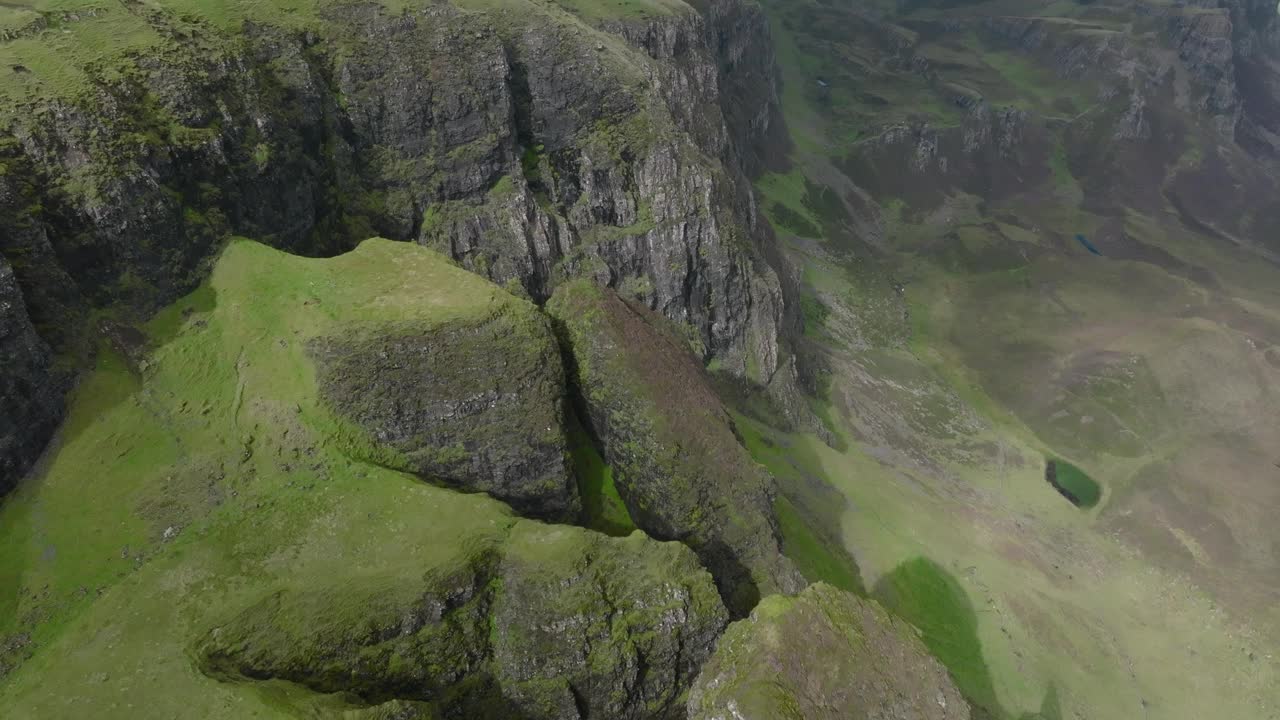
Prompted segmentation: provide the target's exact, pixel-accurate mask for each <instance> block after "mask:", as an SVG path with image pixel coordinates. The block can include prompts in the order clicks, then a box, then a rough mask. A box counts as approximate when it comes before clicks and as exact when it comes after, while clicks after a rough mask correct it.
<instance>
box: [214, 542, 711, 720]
mask: <svg viewBox="0 0 1280 720" xmlns="http://www.w3.org/2000/svg"><path fill="white" fill-rule="evenodd" d="M726 620H727V617H726V613H725V610H724V607H723V606H722V605H721V604H720V600H719V598H718V597H717V596H716V593H715V588H714V586H713V585H712V582H711V578H710V577H709V576H708V575H707V573H706V571H705V570H703V569H702V568H701V567H700V566H699V565H698V562H697V559H696V558H695V557H694V556H693V554H692V553H691V552H690V551H689V550H688V549H687V548H685V547H683V546H681V545H679V544H676V543H657V542H654V541H652V540H650V539H648V538H646V537H644V535H643V534H641V533H635V534H633V535H631V536H630V537H627V538H608V537H606V536H604V535H600V534H597V533H593V532H591V531H587V530H582V529H578V528H570V527H551V526H545V525H541V524H538V523H534V522H529V521H518V522H517V523H516V524H515V526H514V527H512V528H511V529H510V531H509V534H508V536H507V537H506V539H505V540H504V541H502V542H501V543H498V544H497V545H494V546H486V547H479V548H472V549H470V551H469V552H468V554H466V555H465V556H464V557H462V558H460V559H459V561H458V562H456V563H455V564H454V565H453V566H452V567H451V569H447V570H437V571H432V572H428V573H427V574H426V575H424V576H418V577H413V576H406V577H401V576H396V577H370V578H363V579H362V581H361V582H359V583H345V584H342V585H340V586H335V587H330V588H311V589H307V590H295V589H283V590H280V591H278V592H275V593H273V594H271V595H269V596H267V597H265V598H263V599H262V600H260V601H258V602H256V603H255V604H253V605H251V606H249V607H248V608H246V609H244V610H243V611H241V612H240V613H238V614H237V615H235V616H234V617H231V618H228V620H227V621H226V622H225V623H223V624H221V625H220V626H218V627H215V628H212V629H210V630H209V631H208V632H207V633H205V634H204V635H203V636H202V637H201V638H200V639H199V640H198V641H197V642H196V644H195V649H194V652H195V655H196V658H197V662H198V664H199V666H200V668H201V670H203V671H204V672H205V673H207V674H210V675H212V676H214V677H218V678H226V679H249V680H267V679H284V680H289V681H292V682H295V683H299V684H301V685H304V686H306V687H308V688H311V689H313V690H317V691H320V692H345V693H351V694H353V695H355V696H356V697H359V698H361V699H362V700H365V701H367V702H370V703H375V704H379V705H378V707H376V708H373V709H372V710H371V712H374V711H378V712H381V711H383V710H388V711H389V710H395V709H404V710H405V711H406V712H407V711H408V710H413V711H415V712H419V713H424V715H423V716H425V717H434V715H433V714H432V713H439V715H440V716H447V717H470V718H495V719H497V718H522V719H528V720H534V719H541V718H546V719H547V720H552V719H556V720H559V719H564V718H567V719H570V720H573V719H577V718H587V717H608V718H621V719H624V720H627V719H633V718H634V719H640V718H654V719H659V718H675V717H680V716H681V715H682V714H683V711H684V707H683V704H682V703H681V702H680V701H681V700H682V698H683V695H684V693H685V692H686V691H687V689H688V687H689V686H690V685H691V684H692V682H693V679H694V677H695V675H696V674H697V671H698V668H699V667H700V666H701V665H702V663H703V662H704V661H705V660H706V658H707V657H708V656H709V655H710V654H711V651H712V649H713V646H714V643H715V638H716V637H717V636H718V635H719V633H720V632H721V630H723V628H724V626H725V623H726ZM377 716H378V715H377V714H374V717H377ZM410 717H413V715H410Z"/></svg>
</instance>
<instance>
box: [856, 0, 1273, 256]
mask: <svg viewBox="0 0 1280 720" xmlns="http://www.w3.org/2000/svg"><path fill="white" fill-rule="evenodd" d="M922 5H930V6H936V5H937V4H936V3H922ZM855 12H856V11H855ZM1062 15H1066V16H1068V17H1063V16H1058V14H1055V13H1049V14H1046V15H1044V16H1006V15H997V14H987V12H986V11H984V10H982V9H976V8H969V7H968V6H965V5H956V6H954V7H952V6H948V7H947V9H946V10H945V12H939V13H938V14H937V15H932V16H927V17H928V19H916V18H910V19H903V18H898V19H897V22H900V23H902V24H900V25H899V24H895V22H893V21H890V20H889V19H888V18H883V17H871V16H869V15H865V14H864V15H862V16H860V17H859V18H858V20H857V24H858V26H863V25H869V26H871V27H878V28H880V32H881V34H882V35H885V36H894V37H898V38H902V39H903V42H902V43H900V44H898V45H896V46H894V47H890V48H878V49H877V52H874V53H872V57H873V58H874V63H876V64H878V65H877V66H878V67H881V68H888V69H890V70H892V71H893V72H894V73H895V76H896V77H899V78H900V79H901V81H902V82H903V83H906V84H907V85H908V86H916V87H919V88H920V89H921V90H923V91H925V92H928V93H930V94H932V95H933V96H934V97H935V98H936V99H937V100H941V101H942V104H941V105H937V104H935V105H931V106H928V107H921V108H916V110H918V111H919V112H914V113H905V114H906V115H907V117H903V118H901V119H900V120H898V121H896V122H885V120H884V119H880V120H879V123H878V125H879V126H878V127H877V128H876V130H875V132H873V133H870V134H869V136H867V137H865V139H863V140H861V141H860V142H859V143H857V145H856V147H855V148H854V149H853V150H852V151H851V152H850V153H849V156H848V158H847V159H846V160H845V162H844V163H843V165H842V169H843V170H844V171H845V172H846V174H847V175H848V176H849V177H850V178H851V179H852V180H854V182H856V183H857V184H858V185H860V186H862V187H864V188H867V189H868V190H870V191H872V192H873V194H875V195H876V197H877V198H878V199H880V200H881V201H883V202H888V201H889V200H890V199H894V198H896V199H898V200H903V201H905V202H906V203H907V205H909V206H911V207H913V208H917V209H919V208H921V207H925V208H935V207H939V206H940V205H941V203H942V202H943V201H944V200H945V199H946V198H954V197H956V196H957V194H958V193H967V194H970V195H976V196H978V197H981V198H982V199H983V201H984V202H986V203H988V204H990V203H992V202H997V203H998V202H1002V201H1004V200H1006V199H1007V198H1009V197H1011V196H1016V195H1023V197H1024V199H1025V198H1026V191H1027V189H1028V188H1031V187H1037V186H1041V187H1047V186H1051V185H1061V184H1063V183H1072V182H1078V185H1079V188H1080V192H1082V193H1083V195H1084V197H1083V201H1082V207H1084V208H1086V209H1087V210H1089V211H1090V212H1098V213H1101V214H1104V215H1115V214H1117V213H1119V212H1121V211H1122V210H1123V209H1125V208H1130V209H1138V210H1140V211H1141V212H1145V213H1159V212H1163V211H1164V209H1165V208H1166V207H1167V206H1173V207H1174V208H1175V209H1176V212H1178V213H1179V214H1180V215H1181V216H1182V218H1183V220H1184V222H1185V223H1187V224H1188V225H1189V226H1190V227H1192V228H1193V229H1196V230H1197V231H1202V232H1208V233H1210V234H1216V235H1218V236H1220V237H1223V238H1227V239H1230V240H1231V241H1233V242H1236V243H1238V244H1242V245H1249V246H1252V247H1254V248H1255V249H1257V250H1259V251H1261V252H1263V253H1264V254H1266V255H1267V256H1268V257H1276V252H1277V249H1278V248H1277V247H1275V243H1274V242H1272V240H1271V238H1273V236H1274V233H1273V232H1270V229H1271V228H1273V227H1275V225H1276V222H1280V202H1277V200H1276V198H1277V197H1280V104H1277V102H1276V100H1275V98H1276V97H1277V90H1280V40H1278V38H1280V30H1277V28H1278V27H1280V24H1278V22H1277V20H1278V19H1280V15H1278V14H1277V12H1276V8H1275V7H1274V5H1273V4H1271V3H1268V2H1251V1H1248V0H1203V1H1198V2H1189V3H1179V4H1173V5H1170V4H1166V3H1156V2H1136V3H1121V2H1096V3H1090V4H1088V5H1087V6H1080V7H1077V8H1074V9H1072V10H1071V11H1070V12H1066V11H1064V12H1063V13H1062ZM908 28H909V29H908ZM961 32H972V33H974V36H975V37H977V38H978V44H979V46H980V47H981V48H982V52H983V53H989V54H990V57H989V58H988V56H986V55H983V56H982V59H981V60H979V61H977V62H976V64H974V65H955V64H951V65H948V63H947V62H945V61H940V60H938V53H937V50H936V48H938V47H942V46H946V45H947V44H948V43H954V42H956V40H955V39H956V38H958V37H959V33H961ZM860 47H868V48H875V45H874V44H863V45H860ZM848 72H849V74H850V76H851V78H850V82H859V83H862V84H863V85H868V86H872V87H874V85H872V83H873V82H874V81H875V78H876V75H875V74H874V73H869V72H868V71H867V70H866V69H864V68H860V67H859V66H857V65H855V66H853V67H852V69H850V70H848ZM855 78H856V79H855ZM1002 84H1003V85H1005V86H1006V88H1005V89H1001V87H1000V86H1001V85H1002ZM1033 86H1034V87H1033ZM1036 88H1039V90H1037V89H1036ZM988 92H990V95H988ZM1037 93H1039V94H1037ZM1011 105H1012V106H1011ZM926 110H927V112H926ZM877 114H878V115H884V116H892V115H894V114H895V111H893V110H890V111H888V112H881V113H877ZM939 117H943V118H945V119H944V120H943V121H941V122H939V121H938V118H939ZM1055 145H1057V146H1058V147H1057V148H1055ZM1055 153H1056V157H1055ZM1066 192H1068V193H1071V192H1074V191H1073V190H1071V189H1069V188H1068V189H1067V190H1066ZM1031 202H1036V201H1034V200H1032V201H1031Z"/></svg>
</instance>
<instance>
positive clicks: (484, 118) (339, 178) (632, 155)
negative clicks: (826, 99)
mask: <svg viewBox="0 0 1280 720" xmlns="http://www.w3.org/2000/svg"><path fill="white" fill-rule="evenodd" d="M0 27H2V28H3V30H2V31H0V67H2V68H3V71H2V72H0V96H3V98H4V102H3V103H0V116H2V117H0V128H2V131H0V132H2V134H0V167H2V168H3V170H2V171H0V228H2V229H3V232H0V238H3V240H2V241H0V242H2V244H0V254H3V255H4V257H5V258H6V259H7V260H8V262H9V264H10V265H11V266H12V267H13V270H14V273H15V276H16V277H17V280H18V283H19V286H20V287H21V289H22V293H23V296H24V300H25V307H26V310H27V313H28V314H29V316H30V318H31V322H32V324H33V326H34V327H35V328H36V330H37V331H38V332H39V334H40V335H41V337H43V338H44V340H45V341H46V342H47V343H49V344H50V345H51V346H52V347H53V349H54V350H55V352H57V353H58V354H60V355H63V356H65V357H68V358H70V359H72V363H71V364H72V365H75V364H76V363H79V364H80V365H81V366H83V364H84V363H85V362H87V361H86V360H85V358H86V357H87V356H89V355H91V352H92V348H93V345H94V341H93V339H92V338H93V334H94V332H95V331H96V330H97V328H96V326H94V325H93V324H92V323H91V322H90V318H91V317H93V316H94V315H95V313H97V312H99V311H103V310H107V311H109V313H111V314H112V315H119V316H123V317H124V318H125V319H126V320H128V319H131V318H134V317H136V316H138V315H139V314H141V315H145V314H146V313H149V312H152V311H154V310H155V309H157V308H159V307H160V306H162V305H164V304H166V303H168V302H170V301H172V300H174V299H175V298H176V297H178V296H179V295H181V294H183V293H185V292H188V291H190V290H192V289H193V288H194V287H195V286H196V284H197V283H198V282H199V281H200V280H201V278H202V277H203V276H204V274H205V273H206V272H207V270H208V265H209V261H210V259H211V258H212V256H213V255H214V254H215V253H216V251H217V249H218V248H219V247H220V243H221V241H222V239H223V238H225V237H226V236H227V235H228V234H237V235H243V236H247V237H254V238H257V239H259V240H261V241H262V242H264V243H266V244H269V245H271V246H273V247H277V248H281V249H286V250H288V251H290V252H295V253H299V254H303V255H312V256H327V255H332V254H335V253H339V252H342V251H344V250H346V249H349V248H351V247H353V246H354V244H355V243H356V242H358V241H360V240H362V239H364V238H365V237H368V236H370V235H374V234H378V235H382V236H385V237H388V238H391V239H397V240H406V241H416V242H419V243H421V244H424V245H428V246H430V247H433V248H436V249H438V250H440V251H442V252H444V253H446V254H448V255H450V256H451V257H453V258H455V259H456V260H458V261H459V262H460V263H462V264H463V266H465V267H467V268H468V269H471V270H474V271H476V272H477V273H479V274H481V275H484V276H486V277H488V278H490V279H492V280H494V281H495V282H498V283H499V284H504V285H506V286H508V287H510V288H511V289H513V290H518V291H519V292H522V293H524V294H527V295H528V296H530V297H531V298H533V299H535V300H545V299H546V298H547V297H549V295H550V293H551V291H552V290H553V289H554V287H555V286H556V285H558V284H559V283H560V282H562V281H564V280H565V279H567V278H572V277H590V278H593V279H594V280H596V281H597V282H600V283H602V284H607V285H609V286H612V287H615V288H618V289H619V291H620V292H622V293H623V294H625V295H626V296H627V297H630V298H634V299H637V300H639V301H641V302H643V303H644V304H645V305H647V306H649V307H650V308H652V309H655V310H657V311H659V312H660V313H662V314H663V315H665V316H667V317H669V318H671V319H672V320H674V321H676V322H678V323H681V324H684V325H686V326H688V327H689V328H690V332H691V334H692V336H693V337H695V338H696V339H697V340H698V345H699V350H698V351H699V352H700V354H702V355H703V359H704V360H712V359H715V360H717V361H718V363H719V364H720V366H721V367H723V368H724V369H725V370H726V371H728V372H731V373H734V374H736V375H738V376H742V377H748V376H749V378H750V379H751V380H752V381H753V382H757V383H770V382H771V381H772V380H773V379H774V377H775V375H777V374H778V370H779V368H782V367H783V363H782V362H781V361H780V360H779V351H778V347H779V338H780V337H781V336H783V335H785V334H786V332H787V327H788V325H787V322H786V320H785V319H784V317H783V312H782V309H783V298H782V282H781V280H780V279H779V277H778V275H777V272H776V271H775V269H773V268H772V267H771V265H770V260H769V254H768V253H769V250H768V243H767V242H766V240H767V237H766V233H767V230H766V229H765V228H764V227H763V225H762V224H761V223H760V222H758V218H757V216H756V213H755V209H754V206H753V202H752V199H751V195H750V192H749V186H748V184H747V182H746V174H747V173H750V172H754V171H756V170H757V169H758V167H759V165H760V161H759V159H758V158H757V157H756V156H755V155H754V153H753V152H752V151H751V150H750V148H752V147H754V146H756V145H757V144H759V142H760V141H761V139H762V138H765V137H767V136H769V134H770V133H771V132H772V131H771V129H770V128H771V127H772V126H773V124H774V115H775V114H776V102H775V97H774V82H773V73H772V54H771V51H770V49H769V45H768V42H767V27H766V25H765V23H764V20H763V17H762V16H761V14H760V13H759V10H758V8H757V7H755V6H754V5H751V4H747V3H742V2H739V1H738V0H719V1H717V2H711V3H707V4H705V5H703V6H701V9H700V10H695V9H694V8H692V7H690V6H687V5H685V4H684V3H665V2H640V1H637V2H624V3H621V4H613V5H605V4H595V3H565V4H557V3H532V2H524V1H523V0H512V2H501V3H486V2H460V3H457V4H448V3H425V2H391V3H385V4H383V3H368V2H338V1H330V0H306V1H304V2H266V3H263V2H238V1H237V0H220V1H218V2H212V3H206V2H183V1H182V0H175V2H162V3H154V4H148V3H142V4H137V3H125V4H112V3H97V2H92V1H90V0H84V1H83V2H65V1H59V0H47V1H46V0H39V1H36V2H31V3H21V4H18V5H16V6H15V5H13V4H10V5H7V6H5V7H4V8H0ZM781 377H782V378H784V379H789V378H791V377H793V374H792V373H783V374H782V375H781ZM33 407H34V406H33ZM56 409H57V408H56V405H53V404H47V403H46V404H43V405H40V407H39V410H38V412H36V411H33V412H36V414H35V415H33V416H32V422H30V423H23V425H25V426H28V427H38V426H41V423H39V422H38V417H37V416H38V415H39V414H41V413H43V414H46V415H47V414H50V413H53V414H56ZM31 442H34V443H35V444H37V445H38V444H39V442H38V441H31ZM14 444H16V445H23V446H25V445H27V444H30V443H29V442H28V441H26V440H20V439H17V438H15V440H14ZM25 459H26V460H29V459H30V458H29V457H27V458H25ZM7 464H12V463H7ZM18 465H20V463H18V464H14V467H18ZM10 474H12V473H10ZM12 479H13V478H12V477H8V478H6V480H5V483H6V484H7V483H9V482H11V481H12Z"/></svg>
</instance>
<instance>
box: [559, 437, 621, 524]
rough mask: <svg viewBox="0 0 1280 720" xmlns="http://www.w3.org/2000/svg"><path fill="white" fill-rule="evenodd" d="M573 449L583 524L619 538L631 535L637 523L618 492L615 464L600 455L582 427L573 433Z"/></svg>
mask: <svg viewBox="0 0 1280 720" xmlns="http://www.w3.org/2000/svg"><path fill="white" fill-rule="evenodd" d="M569 449H570V452H571V453H573V472H574V474H575V475H576V476H577V478H578V493H579V494H580V495H581V497H582V514H583V520H584V522H583V525H584V526H585V527H588V528H591V529H592V530H598V531H600V532H602V533H605V534H606V535H613V536H615V537H624V536H627V535H630V534H631V532H632V531H633V530H635V529H636V524H635V523H634V522H633V521H632V520H631V514H630V513H629V512H627V506H626V504H625V503H623V502H622V497H621V496H619V495H618V488H617V486H615V485H614V481H613V467H612V466H610V465H609V464H607V463H606V462H605V461H604V458H603V457H601V456H600V451H599V450H597V449H596V446H595V443H594V442H592V440H591V436H590V435H588V434H587V432H586V431H585V430H581V429H579V430H577V431H575V432H574V433H572V434H571V435H570V437H569Z"/></svg>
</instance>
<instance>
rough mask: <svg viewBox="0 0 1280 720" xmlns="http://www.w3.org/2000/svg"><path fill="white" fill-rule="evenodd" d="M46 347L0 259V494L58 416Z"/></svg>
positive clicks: (58, 398)
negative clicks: (2, 409) (0, 409)
mask: <svg viewBox="0 0 1280 720" xmlns="http://www.w3.org/2000/svg"><path fill="white" fill-rule="evenodd" d="M52 364H53V356H52V353H51V352H50V350H49V346H48V345H46V344H45V342H44V341H43V340H41V339H40V337H39V336H38V335H37V334H36V332H35V328H33V327H32V326H31V321H30V319H29V318H28V317H27V309H26V304H25V303H24V302H23V299H22V291H21V290H19V289H18V283H17V281H16V280H15V279H14V275H13V268H11V267H9V263H7V262H5V260H4V258H3V257H0V368H4V370H3V372H0V407H2V408H4V411H3V412H0V493H3V492H7V491H8V490H9V489H10V488H12V487H13V484H14V483H15V482H17V480H18V478H19V477H21V475H22V473H23V472H24V471H25V470H26V468H27V466H28V465H29V464H30V463H31V462H32V461H33V460H35V458H36V456H37V455H39V454H40V450H41V449H42V448H43V447H44V441H45V440H46V439H47V438H48V437H49V435H50V434H51V433H52V432H53V429H54V428H55V427H56V426H57V423H58V421H59V420H60V419H61V417H62V393H61V388H60V387H59V382H58V379H57V376H56V375H55V373H54V371H53V368H52Z"/></svg>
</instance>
